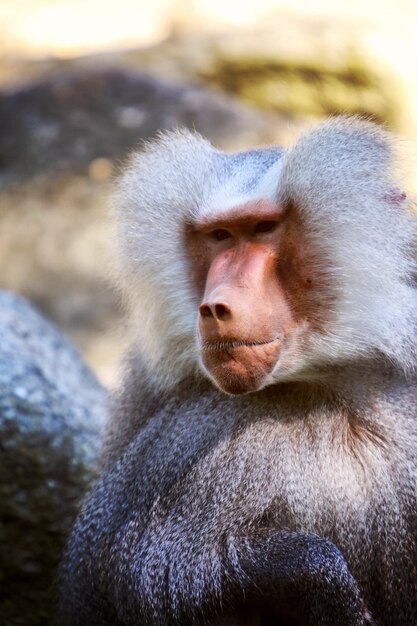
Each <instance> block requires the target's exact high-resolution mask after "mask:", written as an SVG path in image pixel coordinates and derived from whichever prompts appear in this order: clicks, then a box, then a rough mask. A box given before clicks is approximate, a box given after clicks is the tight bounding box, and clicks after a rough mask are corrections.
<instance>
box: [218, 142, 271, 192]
mask: <svg viewBox="0 0 417 626" xmlns="http://www.w3.org/2000/svg"><path fill="white" fill-rule="evenodd" d="M282 155H283V150H281V149H279V148H258V149H256V150H247V151H245V152H237V153H234V154H223V155H222V166H223V171H224V179H225V180H234V182H235V183H236V188H237V189H238V190H239V191H241V192H242V193H245V192H246V193H247V192H250V191H252V190H254V189H255V188H256V187H257V186H258V184H259V180H260V179H261V178H262V177H263V176H264V174H265V173H266V172H267V171H268V170H269V169H270V168H271V167H272V166H273V165H274V164H275V163H277V162H278V161H280V160H281V158H282Z"/></svg>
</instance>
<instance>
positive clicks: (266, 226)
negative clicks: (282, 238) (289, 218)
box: [254, 220, 278, 233]
mask: <svg viewBox="0 0 417 626" xmlns="http://www.w3.org/2000/svg"><path fill="white" fill-rule="evenodd" d="M277 226H278V222H276V221H275V220H264V221H263V222H258V223H257V224H255V228H254V231H255V233H272V231H273V230H275V229H276V227H277Z"/></svg>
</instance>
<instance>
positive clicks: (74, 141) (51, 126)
mask: <svg viewBox="0 0 417 626" xmlns="http://www.w3.org/2000/svg"><path fill="white" fill-rule="evenodd" d="M176 126H187V127H191V128H195V129H196V130H197V131H199V132H201V133H202V134H203V135H205V136H207V137H209V138H211V139H213V140H214V141H215V142H216V143H220V144H222V145H227V144H228V143H229V145H236V144H239V143H240V144H241V145H246V144H247V143H253V142H262V141H267V140H268V139H269V138H270V137H271V133H272V132H273V128H274V127H273V122H272V119H270V120H269V123H268V119H267V117H266V118H265V116H262V115H260V114H258V113H256V112H254V111H253V110H251V109H249V108H247V107H245V106H243V105H240V104H238V103H237V102H236V101H233V100H232V99H231V98H229V97H227V96H223V95H221V94H220V93H217V92H215V91H210V90H208V89H203V88H201V87H193V86H187V85H177V84H175V83H168V82H166V81H161V80H158V79H155V78H152V77H151V76H145V75H140V74H137V73H134V72H128V71H123V70H118V69H113V70H112V69H107V70H102V71H97V70H95V71H91V70H90V71H87V70H82V71H79V72H78V73H71V74H69V75H64V76H53V77H50V78H49V79H48V80H45V81H42V82H40V83H37V84H32V85H30V86H25V87H23V88H19V89H14V90H11V91H8V92H7V93H3V94H1V95H0V184H1V183H2V184H3V185H4V184H5V183H10V182H13V181H15V180H21V179H22V178H28V177H33V176H34V175H36V174H40V173H42V174H45V173H48V172H68V171H71V172H73V173H85V172H86V170H87V168H88V167H90V173H92V175H93V177H95V172H96V171H97V169H98V167H97V164H96V165H95V166H94V162H95V161H97V160H98V159H100V160H103V159H106V160H110V161H111V160H115V159H116V160H118V159H120V158H122V157H124V156H125V155H126V152H127V151H128V150H129V149H131V148H132V147H134V146H136V145H137V144H138V142H139V140H140V139H147V138H149V137H151V136H153V135H155V134H156V133H157V132H158V131H159V130H161V129H169V128H174V127H176ZM101 164H102V165H103V162H102V161H101ZM101 170H102V171H101V174H100V176H102V173H103V167H101ZM107 172H108V173H111V167H110V168H108V167H107Z"/></svg>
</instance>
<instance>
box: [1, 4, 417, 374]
mask: <svg viewBox="0 0 417 626" xmlns="http://www.w3.org/2000/svg"><path fill="white" fill-rule="evenodd" d="M0 42H1V43H0V50H1V58H0V287H2V288H6V289H10V290H13V291H16V292H18V293H21V294H23V295H24V296H26V297H28V298H29V299H30V300H31V301H32V302H34V303H35V305H36V306H37V307H38V308H39V309H40V310H41V311H42V312H43V313H44V314H45V315H46V316H47V317H48V318H50V319H52V320H53V321H54V322H55V323H56V324H57V325H58V326H59V327H61V328H62V329H63V330H64V331H65V332H66V333H67V334H68V335H69V336H70V337H71V338H72V340H73V341H74V342H75V344H76V345H77V346H78V348H79V349H80V351H81V352H82V353H83V354H84V356H85V358H86V360H87V362H88V363H89V364H90V365H91V366H92V368H93V370H94V371H95V372H96V373H97V375H98V376H99V378H100V379H101V381H102V382H104V383H105V384H106V385H110V386H112V385H114V384H115V383H116V380H117V368H118V363H119V360H120V356H121V354H122V352H123V349H124V346H125V344H126V331H125V325H124V323H123V322H122V316H123V312H122V307H121V305H120V302H119V299H118V297H117V295H116V290H115V284H114V282H115V281H114V278H112V264H113V260H112V254H113V253H112V226H111V220H110V217H109V216H110V211H109V196H110V189H111V180H112V176H113V173H114V171H115V169H116V168H117V167H118V164H119V163H120V162H121V160H122V159H123V157H124V155H126V154H127V153H128V152H129V151H130V150H132V148H134V147H136V146H138V145H140V142H141V141H142V140H143V139H147V138H149V137H152V136H153V135H154V134H155V133H156V132H157V131H158V130H160V129H164V128H172V127H175V126H178V125H180V126H181V125H182V126H188V127H191V128H196V129H197V130H199V131H200V132H202V133H203V134H205V135H207V136H208V137H209V138H210V139H211V140H212V141H213V142H214V143H216V144H217V145H219V146H221V147H222V148H225V149H236V148H242V147H248V146H252V145H256V144H264V143H279V144H284V145H286V144H288V143H290V142H291V140H292V138H293V136H294V135H295V134H296V133H297V132H299V131H300V129H302V128H303V127H304V126H305V125H307V124H311V123H313V122H315V121H316V120H319V119H321V118H323V117H326V116H328V115H332V114H336V113H348V114H359V115H365V116H367V117H368V118H370V119H373V120H375V121H377V122H380V123H383V124H386V125H387V126H388V127H389V128H391V129H393V130H394V131H395V132H397V133H399V134H400V135H401V136H402V137H403V138H404V139H405V140H406V141H404V142H403V143H404V145H405V146H406V150H407V153H408V154H409V155H410V156H409V165H410V167H409V172H410V181H411V185H413V184H414V176H413V171H415V170H414V168H413V163H414V157H413V156H412V155H413V153H414V142H416V140H417V3H416V2H415V1H412V0H410V1H406V0H378V1H374V0H362V1H360V2H359V1H356V0H310V1H307V0H304V1H298V2H294V0H292V1H290V0H257V1H247V2H244V0H152V1H149V0H148V1H145V0H118V2H110V1H107V0H100V1H99V0H71V1H69V0H68V1H64V0H19V1H17V0H2V1H0ZM414 186H415V184H414Z"/></svg>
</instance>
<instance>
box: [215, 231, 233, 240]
mask: <svg viewBox="0 0 417 626" xmlns="http://www.w3.org/2000/svg"><path fill="white" fill-rule="evenodd" d="M211 236H212V237H213V239H215V240H216V241H223V239H229V238H230V237H231V236H232V234H231V233H229V231H228V230H226V229H225V228H216V230H213V231H212V232H211Z"/></svg>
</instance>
